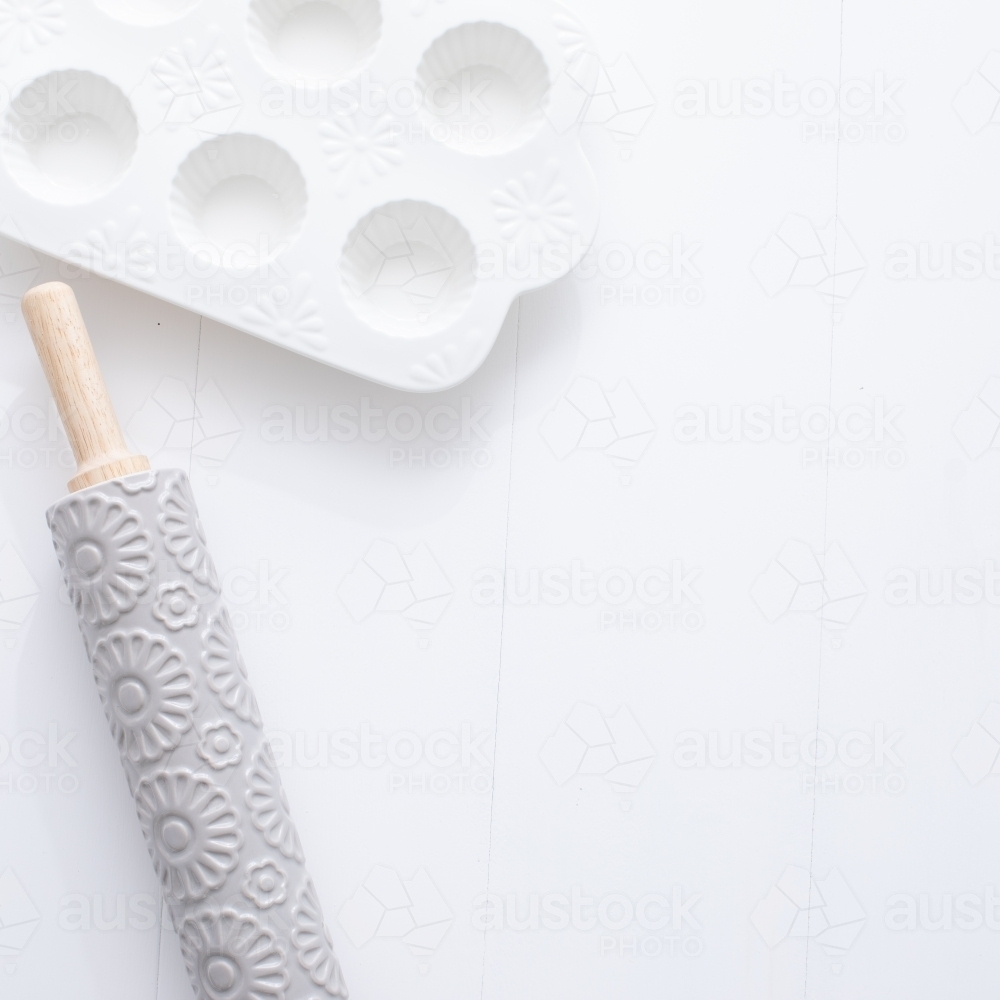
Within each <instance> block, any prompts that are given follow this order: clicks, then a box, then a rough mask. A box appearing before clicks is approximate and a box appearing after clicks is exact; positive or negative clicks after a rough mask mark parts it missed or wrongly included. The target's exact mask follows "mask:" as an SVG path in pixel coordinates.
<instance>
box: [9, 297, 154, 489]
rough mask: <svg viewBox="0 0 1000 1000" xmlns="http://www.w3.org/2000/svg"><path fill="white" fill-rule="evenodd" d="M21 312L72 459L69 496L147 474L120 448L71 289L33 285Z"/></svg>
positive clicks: (138, 458) (142, 461) (144, 464)
mask: <svg viewBox="0 0 1000 1000" xmlns="http://www.w3.org/2000/svg"><path fill="white" fill-rule="evenodd" d="M21 311H22V312H23V313H24V318H25V320H26V322H27V324H28V329H29V330H30V331H31V339H32V340H33V341H34V343H35V350H36V351H37V352H38V357H39V359H40V360H41V362H42V368H43V369H44V370H45V377H46V378H47V379H48V382H49V388H50V389H51V390H52V395H53V396H54V397H55V401H56V407H57V408H58V410H59V416H60V417H61V418H62V422H63V427H64V428H65V430H66V437H67V438H69V443H70V447H71V448H72V449H73V455H74V456H75V457H76V464H77V469H76V475H75V476H74V477H73V478H72V479H71V480H70V481H69V489H70V492H73V493H75V492H76V491H77V490H82V489H85V488H86V487H88V486H96V485H97V484H98V483H103V482H107V480H109V479H118V478H120V477H121V476H128V475H130V474H131V473H133V472H144V471H146V470H147V469H149V459H148V458H146V456H145V455H135V454H133V453H132V452H131V451H129V449H128V446H127V445H126V444H125V437H124V435H123V434H122V429H121V426H120V424H119V423H118V418H117V416H115V410H114V407H113V406H112V405H111V397H110V396H109V395H108V388H107V386H106V385H105V384H104V378H103V376H102V375H101V369H100V368H99V367H98V364H97V358H96V357H95V355H94V347H93V345H92V344H91V342H90V337H89V336H88V334H87V327H86V326H85V325H84V322H83V316H82V315H81V314H80V306H79V305H78V304H77V301H76V296H75V295H74V294H73V289H72V288H70V287H69V285H66V284H64V283H63V282H61V281H49V282H47V283H45V284H43V285H36V286H35V287H34V288H30V289H28V291H27V292H26V293H25V295H24V298H23V299H22V300H21Z"/></svg>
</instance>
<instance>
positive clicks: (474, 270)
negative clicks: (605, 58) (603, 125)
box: [0, 0, 598, 391]
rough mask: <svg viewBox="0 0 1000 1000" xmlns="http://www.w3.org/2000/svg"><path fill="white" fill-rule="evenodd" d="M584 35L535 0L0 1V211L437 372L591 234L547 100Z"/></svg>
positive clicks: (9, 223)
mask: <svg viewBox="0 0 1000 1000" xmlns="http://www.w3.org/2000/svg"><path fill="white" fill-rule="evenodd" d="M589 48H590V47H589V45H588V43H587V40H586V36H585V34H584V33H583V32H582V30H581V29H580V28H579V23H578V22H577V21H576V20H575V18H573V17H572V15H569V14H568V13H567V12H566V11H565V10H564V9H563V8H562V7H560V6H559V5H557V4H555V3H550V2H546V0H502V2H498V0H465V2H462V0H414V2H404V0H395V2H389V0H383V2H382V3H379V0H305V2H301V0H245V2H235V0H230V2H229V3H226V4H213V3H209V2H208V0H200V2H199V0H195V2H191V0H94V2H93V3H84V2H82V0H76V2H73V3H66V4H62V5H61V4H57V3H53V2H51V0H25V2H24V3H23V4H22V5H20V6H19V7H18V10H17V16H16V17H12V18H8V19H6V20H4V21H2V22H0V84H2V85H3V87H4V88H6V93H5V94H3V92H2V91H0V95H3V96H4V97H5V107H4V108H3V118H2V133H0V197H2V198H3V204H4V209H5V210H4V211H3V212H0V231H2V232H3V233H4V234H5V235H8V236H11V237H13V238H14V239H17V240H20V241H22V242H24V243H27V244H28V245H30V246H32V247H34V248H36V249H38V250H41V251H43V252H45V253H47V254H51V255H53V256H56V257H58V258H61V259H62V260H64V261H66V262H67V263H68V266H69V268H70V271H69V273H70V274H72V268H74V267H79V268H82V269H85V270H88V271H93V272H96V273H99V274H102V275H105V276H108V277H111V278H114V279H116V280H118V281H122V282H124V283H126V284H128V285H131V286H133V287H136V288H140V289H142V290H143V291H147V292H149V293H151V294H153V295H156V296H159V297H161V298H163V299H166V300H169V301H171V302H175V303H177V304H179V305H182V306H184V307H186V308H189V309H192V310H195V311H196V312H199V313H201V314H203V315H206V316H210V317H212V318H214V319H217V320H220V321H221V322H223V323H226V324H228V325H230V326H234V327H237V328H239V329H241V330H245V331H246V332H248V333H252V334H254V335H255V336H258V337H261V338H263V339H265V340H268V341H271V342H272V343H275V344H279V345H281V346H282V347H287V348H289V349H290V350H293V351H296V352H298V353H299V354H303V355H306V356H308V357H311V358H315V359H316V360H318V361H322V362H324V363H326V364H330V365H334V366H336V367H338V368H342V369H345V370H347V371H350V372H354V373H356V374H358V375H361V376H363V377H365V378H369V379H372V380H374V381H376V382H381V383H384V384H386V385H391V386H395V387H398V388H403V389H410V390H417V391H421V390H422V391H434V390H439V389H444V388H447V387H449V386H451V385H454V384H456V383H457V382H460V381H462V379H464V378H466V377H467V376H468V375H469V374H471V373H472V372H473V371H474V370H475V369H476V368H477V367H478V365H479V364H480V363H481V362H482V360H483V359H484V358H485V356H486V354H487V353H488V352H489V350H490V348H491V346H492V344H493V342H494V340H495V339H496V336H497V333H498V332H499V330H500V326H501V324H502V322H503V319H504V317H505V315H506V313H507V311H508V309H509V307H510V304H511V302H512V301H513V300H514V298H515V297H516V296H517V295H518V294H520V293H521V292H524V291H526V290H528V289H531V288H537V287H539V286H541V285H544V284H547V283H548V282H550V281H553V280H555V279H557V278H559V277H561V276H562V275H563V274H565V273H567V272H568V270H569V269H570V268H571V267H572V266H574V265H575V264H576V263H577V262H578V261H579V259H580V258H581V256H582V255H583V253H584V252H585V250H586V248H587V246H588V245H589V244H590V242H591V240H592V239H593V236H594V232H595V230H596V227H597V216H598V192H597V185H596V181H595V178H594V175H593V172H592V170H591V168H590V165H589V163H588V162H587V160H586V157H585V156H584V154H583V151H582V149H581V147H580V143H579V135H578V129H577V128H576V126H575V124H574V123H575V121H577V120H579V114H578V113H579V112H580V110H581V108H580V107H577V106H568V105H567V103H566V100H567V98H566V95H571V96H570V102H571V105H572V102H573V101H576V102H580V101H585V100H586V99H587V93H588V90H587V87H588V80H587V79H586V77H587V76H588V73H587V72H585V70H586V68H587V67H590V66H591V65H592V64H593V60H592V59H588V58H586V54H587V52H588V51H589ZM567 81H569V84H570V85H569V86H567V85H566V84H567ZM590 92H591V93H592V85H591V91H590Z"/></svg>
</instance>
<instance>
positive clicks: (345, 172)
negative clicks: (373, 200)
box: [320, 115, 403, 191]
mask: <svg viewBox="0 0 1000 1000" xmlns="http://www.w3.org/2000/svg"><path fill="white" fill-rule="evenodd" d="M320 134H321V135H322V136H323V152H324V153H326V163H327V166H328V167H329V168H330V170H332V171H333V173H334V174H336V175H337V190H338V191H346V190H347V189H348V188H349V187H350V186H351V185H352V184H354V183H355V182H360V183H361V184H367V183H368V182H369V181H371V180H372V179H374V178H375V177H381V176H382V175H384V174H387V173H388V172H389V171H390V170H391V169H392V168H393V167H395V166H397V165H398V164H400V163H402V161H403V154H402V152H401V151H400V148H399V145H398V144H397V142H396V136H395V135H393V122H392V119H391V118H390V117H389V116H388V115H381V116H380V117H378V118H373V117H372V116H370V115H334V116H333V117H331V118H329V119H328V120H327V121H325V122H324V123H323V124H322V125H321V126H320Z"/></svg>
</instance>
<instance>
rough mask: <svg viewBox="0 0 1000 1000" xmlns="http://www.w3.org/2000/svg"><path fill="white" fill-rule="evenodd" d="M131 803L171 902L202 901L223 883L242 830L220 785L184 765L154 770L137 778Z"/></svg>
mask: <svg viewBox="0 0 1000 1000" xmlns="http://www.w3.org/2000/svg"><path fill="white" fill-rule="evenodd" d="M135 805H136V811H137V812H138V814H139V822H140V824H141V825H142V832H143V835H144V836H145V838H146V846H147V847H148V848H149V853H150V856H151V857H152V859H153V867H154V868H155V869H156V874H157V875H158V876H159V878H160V882H161V883H162V885H163V888H164V890H165V891H166V893H167V894H168V895H169V896H170V897H171V898H172V899H173V900H176V901H178V902H182V903H183V902H188V901H194V900H199V899H204V898H205V896H207V895H208V894H209V892H211V891H212V890H213V889H218V888H219V886H221V885H222V884H223V882H225V881H226V876H227V875H228V874H229V872H231V871H232V870H233V869H234V868H235V867H236V865H237V862H238V861H239V849H240V847H241V846H242V845H243V833H242V831H241V830H240V818H239V815H238V814H237V812H236V810H235V809H234V808H233V804H232V800H231V799H230V797H229V793H228V792H227V791H226V790H225V789H224V788H221V787H220V786H219V785H217V784H216V783H215V782H214V781H213V780H212V779H211V778H209V777H207V776H206V775H204V774H195V773H193V772H192V771H189V770H187V769H186V768H177V769H174V770H163V771H157V772H156V773H155V774H152V775H149V776H147V777H145V778H143V779H142V781H140V782H139V786H138V788H136V792H135Z"/></svg>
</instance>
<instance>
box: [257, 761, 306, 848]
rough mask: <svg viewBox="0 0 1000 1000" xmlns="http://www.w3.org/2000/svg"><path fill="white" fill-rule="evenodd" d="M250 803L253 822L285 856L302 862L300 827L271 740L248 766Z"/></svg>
mask: <svg viewBox="0 0 1000 1000" xmlns="http://www.w3.org/2000/svg"><path fill="white" fill-rule="evenodd" d="M247 785H248V786H249V787H248V788H247V795H246V798H247V805H248V806H249V807H250V818H251V819H252V820H253V825H254V826H255V827H257V829H258V830H260V831H261V833H263V834H264V840H266V841H267V842H268V843H269V844H270V845H271V846H272V847H277V848H278V850H279V851H281V853H282V854H284V856H285V857H286V858H294V859H295V860H296V861H298V862H300V863H301V862H302V861H303V860H304V859H303V857H302V845H301V844H300V843H299V835H298V831H296V829H295V824H294V823H292V818H291V816H289V815H288V799H287V798H286V797H285V790H284V788H282V787H281V778H280V776H279V775H278V765H277V763H276V762H275V759H274V751H273V750H272V749H271V744H270V743H267V742H264V743H263V744H261V748H260V749H259V750H258V751H257V752H256V753H255V754H254V755H253V759H252V760H251V764H250V768H249V769H248V770H247Z"/></svg>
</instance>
